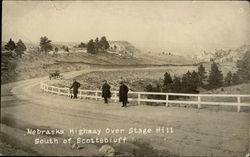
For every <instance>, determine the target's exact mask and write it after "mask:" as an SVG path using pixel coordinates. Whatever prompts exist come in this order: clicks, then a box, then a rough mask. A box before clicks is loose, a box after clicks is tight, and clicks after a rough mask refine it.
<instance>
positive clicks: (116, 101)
mask: <svg viewBox="0 0 250 157" xmlns="http://www.w3.org/2000/svg"><path fill="white" fill-rule="evenodd" d="M114 93H115V102H117V100H116V99H117V93H116V91H115V92H114Z"/></svg>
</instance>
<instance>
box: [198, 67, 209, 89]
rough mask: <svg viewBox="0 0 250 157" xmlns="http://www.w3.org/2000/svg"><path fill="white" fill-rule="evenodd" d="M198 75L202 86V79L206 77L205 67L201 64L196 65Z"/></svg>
mask: <svg viewBox="0 0 250 157" xmlns="http://www.w3.org/2000/svg"><path fill="white" fill-rule="evenodd" d="M198 77H199V85H200V86H202V85H203V81H204V80H205V79H206V78H207V76H206V71H205V67H204V66H203V65H202V64H201V65H200V66H199V67H198Z"/></svg>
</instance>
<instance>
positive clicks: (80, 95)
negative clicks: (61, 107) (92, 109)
mask: <svg viewBox="0 0 250 157" xmlns="http://www.w3.org/2000/svg"><path fill="white" fill-rule="evenodd" d="M79 97H80V99H82V91H81V90H80V94H79Z"/></svg>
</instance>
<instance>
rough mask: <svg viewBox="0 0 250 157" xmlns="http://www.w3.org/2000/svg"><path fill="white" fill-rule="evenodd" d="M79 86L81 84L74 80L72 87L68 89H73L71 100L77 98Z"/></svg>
mask: <svg viewBox="0 0 250 157" xmlns="http://www.w3.org/2000/svg"><path fill="white" fill-rule="evenodd" d="M80 86H81V84H80V83H79V82H77V81H76V80H74V82H73V84H72V86H71V87H70V89H72V88H73V94H74V96H73V99H76V98H77V94H78V88H79V87H80ZM71 98H72V97H71Z"/></svg>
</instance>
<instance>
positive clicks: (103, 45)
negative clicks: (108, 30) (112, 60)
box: [100, 36, 109, 51]
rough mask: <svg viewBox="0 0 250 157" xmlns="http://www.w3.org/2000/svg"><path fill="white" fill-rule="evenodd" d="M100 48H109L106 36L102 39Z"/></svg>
mask: <svg viewBox="0 0 250 157" xmlns="http://www.w3.org/2000/svg"><path fill="white" fill-rule="evenodd" d="M100 48H101V50H102V51H104V50H107V49H108V48H109V42H108V41H107V39H106V37H105V36H103V37H102V38H101V40H100Z"/></svg>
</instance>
